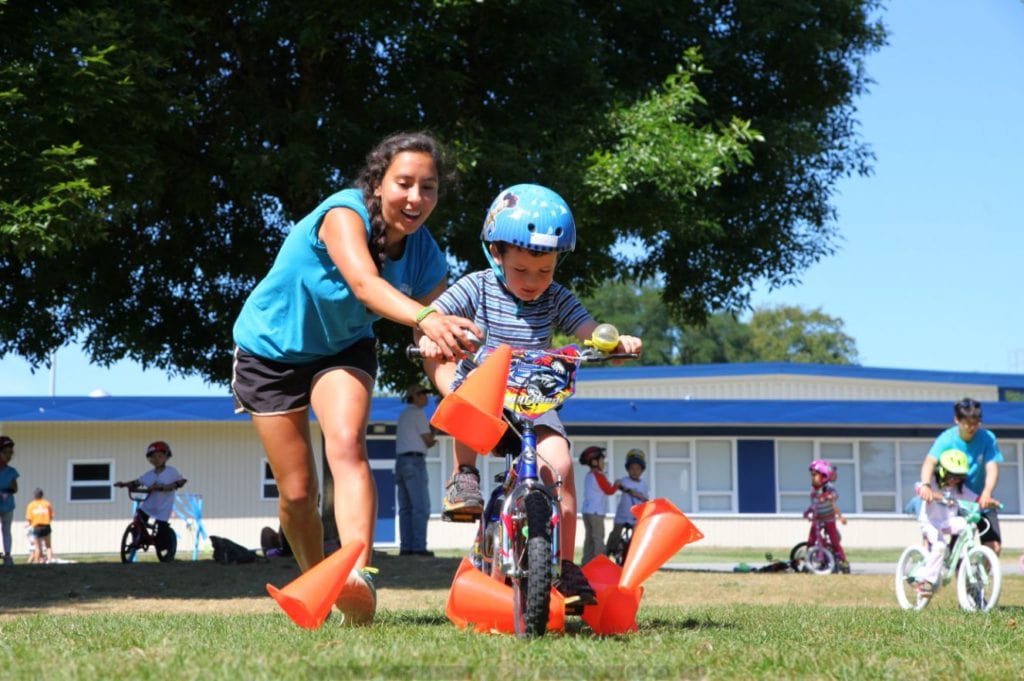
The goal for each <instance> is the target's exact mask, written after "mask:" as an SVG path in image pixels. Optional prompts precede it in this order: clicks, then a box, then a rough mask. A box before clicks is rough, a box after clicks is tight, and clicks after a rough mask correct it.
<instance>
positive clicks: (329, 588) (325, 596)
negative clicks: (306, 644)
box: [267, 541, 363, 629]
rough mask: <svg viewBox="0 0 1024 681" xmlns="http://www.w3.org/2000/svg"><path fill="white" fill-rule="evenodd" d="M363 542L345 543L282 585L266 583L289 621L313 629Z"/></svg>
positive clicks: (324, 616) (323, 617) (321, 620)
mask: <svg viewBox="0 0 1024 681" xmlns="http://www.w3.org/2000/svg"><path fill="white" fill-rule="evenodd" d="M362 551H363V542H361V541H357V542H353V543H351V544H347V545H345V546H343V547H342V548H340V549H338V550H337V551H335V552H334V553H332V554H331V555H330V556H328V557H327V558H324V559H323V560H322V561H320V562H319V563H317V564H316V565H314V566H313V567H311V568H310V569H308V570H306V571H305V572H303V573H302V574H301V575H299V576H298V577H296V578H295V579H293V580H292V581H291V582H289V583H288V584H287V585H285V587H284V588H283V589H278V588H277V587H275V586H274V585H273V584H267V593H269V594H270V595H271V596H272V597H273V598H274V600H275V601H277V604H278V605H280V606H281V609H282V610H284V611H285V614H287V615H288V617H291V618H292V621H293V622H295V623H296V624H297V625H299V626H300V627H302V628H303V629H316V628H317V627H319V626H320V625H321V624H323V623H324V620H326V619H327V614H328V613H329V612H330V611H331V606H332V605H334V601H336V600H337V599H338V595H339V594H341V589H342V587H344V586H345V582H346V581H348V575H349V573H350V572H352V568H353V567H355V564H356V559H357V558H358V557H359V554H360V553H362Z"/></svg>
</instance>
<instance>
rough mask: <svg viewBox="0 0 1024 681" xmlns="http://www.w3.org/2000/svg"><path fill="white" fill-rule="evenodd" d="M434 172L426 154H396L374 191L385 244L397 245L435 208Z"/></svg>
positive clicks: (406, 152) (435, 185) (435, 176)
mask: <svg viewBox="0 0 1024 681" xmlns="http://www.w3.org/2000/svg"><path fill="white" fill-rule="evenodd" d="M437 185H438V179H437V168H436V167H435V166H434V159H433V157H431V155H430V154H428V153H425V152H421V151H403V152H401V153H399V154H396V155H395V157H394V158H393V159H392V160H391V165H390V166H388V170H387V172H386V173H384V179H383V180H381V183H380V186H379V187H377V189H376V190H375V191H374V195H376V196H378V197H380V208H381V213H382V214H383V216H384V222H385V224H386V225H387V230H386V234H387V242H388V243H389V244H393V243H397V242H399V241H401V240H402V239H403V238H405V237H407V236H409V235H410V234H412V233H413V232H415V231H416V230H417V229H419V228H420V227H421V226H422V225H423V223H424V222H426V220H427V217H429V216H430V213H431V212H432V211H433V210H434V206H436V205H437Z"/></svg>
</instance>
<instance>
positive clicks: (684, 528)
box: [619, 499, 704, 589]
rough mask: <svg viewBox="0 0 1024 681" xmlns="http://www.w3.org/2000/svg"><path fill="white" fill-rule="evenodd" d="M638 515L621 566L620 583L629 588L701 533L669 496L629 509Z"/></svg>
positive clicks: (693, 540) (639, 582) (699, 537)
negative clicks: (624, 559) (627, 550)
mask: <svg viewBox="0 0 1024 681" xmlns="http://www.w3.org/2000/svg"><path fill="white" fill-rule="evenodd" d="M632 512H633V515H635V516H636V517H637V523H636V528H635V529H634V530H633V539H632V541H631V542H630V545H629V553H628V554H627V555H626V561H625V563H624V564H623V566H622V578H621V580H620V581H619V586H621V587H623V588H625V589H630V588H635V587H638V586H640V585H641V584H643V583H644V582H645V581H646V580H647V578H648V577H650V576H651V575H653V574H654V573H655V572H657V571H658V569H659V568H660V567H661V566H662V565H664V564H665V562H666V561H667V560H668V559H669V558H671V557H672V556H674V555H675V554H676V552H678V551H679V549H681V548H683V547H684V546H686V545H687V544H690V543H692V542H695V541H697V540H698V539H703V538H704V535H703V534H702V533H701V531H700V530H698V529H697V527H696V526H695V525H694V524H693V523H691V522H690V519H689V518H687V517H686V516H685V515H684V514H683V512H682V511H680V510H679V509H678V508H676V506H675V504H673V503H672V502H671V501H669V500H668V499H652V500H651V501H648V502H645V503H643V504H637V505H636V506H634V507H633V509H632Z"/></svg>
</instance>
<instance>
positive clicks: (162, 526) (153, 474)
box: [114, 440, 186, 537]
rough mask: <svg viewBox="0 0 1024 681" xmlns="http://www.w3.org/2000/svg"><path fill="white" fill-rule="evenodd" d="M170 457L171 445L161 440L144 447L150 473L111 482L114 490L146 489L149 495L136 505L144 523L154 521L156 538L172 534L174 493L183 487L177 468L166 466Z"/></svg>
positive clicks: (183, 480)
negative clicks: (116, 488)
mask: <svg viewBox="0 0 1024 681" xmlns="http://www.w3.org/2000/svg"><path fill="white" fill-rule="evenodd" d="M169 458H171V448H170V446H169V445H168V444H167V443H166V442H163V441H160V440H158V441H156V442H153V443H152V444H150V445H149V447H147V448H146V459H147V460H148V461H149V463H150V464H152V465H153V470H151V471H146V472H145V473H143V474H142V475H140V476H139V477H138V478H136V479H135V480H129V481H127V482H115V483H114V487H130V488H133V489H134V488H136V487H146V488H147V489H149V496H147V497H146V498H145V499H144V500H143V501H142V503H140V504H139V511H138V512H139V514H140V515H141V516H142V522H144V523H148V522H149V519H150V517H152V518H153V519H155V520H156V534H157V537H160V536H162V535H163V534H164V533H166V532H173V531H174V530H172V529H171V526H170V524H169V523H168V522H167V521H168V520H169V519H170V517H171V512H172V511H173V510H174V492H175V491H176V490H179V489H181V488H182V487H184V486H185V482H186V481H185V478H183V477H182V476H181V473H179V472H178V469H177V468H175V467H174V466H168V465H167V459H169Z"/></svg>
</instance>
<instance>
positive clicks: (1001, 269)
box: [0, 0, 1024, 395]
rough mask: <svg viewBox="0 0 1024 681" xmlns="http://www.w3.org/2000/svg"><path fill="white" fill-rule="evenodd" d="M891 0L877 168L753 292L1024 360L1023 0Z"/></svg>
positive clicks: (124, 389)
mask: <svg viewBox="0 0 1024 681" xmlns="http://www.w3.org/2000/svg"><path fill="white" fill-rule="evenodd" d="M889 4H890V5H891V7H890V8H888V9H887V10H886V11H885V13H884V15H883V18H884V20H885V22H886V24H887V25H888V27H889V30H890V34H891V35H890V38H889V45H888V46H887V47H885V48H883V49H882V50H881V51H880V52H878V53H876V54H874V55H872V56H871V57H869V59H868V61H867V69H868V73H869V75H870V76H871V77H872V78H873V79H874V80H875V81H876V82H875V83H874V84H873V85H872V86H871V89H870V92H869V93H868V94H866V95H865V96H863V97H861V98H860V99H859V100H858V101H857V109H858V111H857V114H856V118H857V119H858V120H859V121H860V122H861V127H860V132H861V134H862V136H863V137H864V139H865V140H866V141H867V142H868V143H869V144H870V145H871V147H872V149H873V150H874V152H875V154H876V156H877V160H876V162H875V164H874V167H875V172H874V174H873V175H871V176H870V177H867V178H859V177H857V178H851V179H848V180H844V181H843V182H842V183H841V184H840V185H839V186H838V192H837V195H836V196H835V199H834V204H835V206H836V207H837V209H838V213H839V215H838V227H839V231H840V234H841V235H842V241H841V242H840V243H839V251H838V253H836V254H835V255H834V256H832V257H830V258H827V259H825V260H823V261H821V262H820V263H818V264H816V265H815V266H813V267H811V268H810V269H809V270H808V271H807V272H805V273H804V275H803V277H802V282H801V283H800V284H799V285H797V286H791V287H787V288H784V289H780V290H777V291H772V292H768V291H766V290H757V291H755V294H754V296H753V302H754V304H755V305H781V304H788V305H799V306H801V307H804V308H807V309H811V308H821V309H822V310H823V311H824V312H825V313H826V314H829V315H831V316H833V317H838V318H840V319H842V320H843V321H844V323H845V328H846V332H847V333H848V334H849V335H851V336H852V337H853V338H854V339H855V340H856V342H857V348H858V350H859V352H860V360H861V363H862V364H864V365H865V366H871V367H893V368H904V369H934V370H953V371H985V372H1024V314H1022V310H1021V304H1020V298H1018V297H1017V296H1024V286H1022V275H1021V272H1022V271H1024V187H1022V185H1024V173H1022V172H1021V169H1020V168H1021V164H1022V163H1024V131H1022V128H1021V125H1020V123H1019V122H1020V121H1021V120H1022V114H1024V2H1021V1H1020V0H979V1H977V2H964V1H963V0H891V1H890V3H889ZM1015 301H1016V302H1015ZM225 351H227V348H225ZM56 365H57V372H56V380H55V388H56V394H58V395H86V394H88V393H90V392H91V391H93V390H95V389H98V388H99V389H103V390H106V391H107V392H108V393H110V394H113V395H224V394H227V393H226V390H225V389H224V388H221V387H219V386H216V387H215V386H209V385H207V384H205V383H204V382H203V381H202V380H201V379H198V378H188V379H185V378H172V377H168V376H167V375H165V374H164V373H163V372H160V371H152V370H150V371H143V370H142V369H141V367H139V366H138V365H137V364H134V363H132V362H122V363H118V364H117V365H115V366H113V367H111V368H109V369H107V368H103V367H95V366H91V365H90V364H89V363H88V360H87V359H86V358H85V357H83V356H82V355H81V353H80V351H79V350H78V349H77V348H76V347H71V348H64V349H62V350H60V351H58V353H57V362H56ZM0 377H2V379H0V395H49V394H50V391H51V383H50V382H51V377H50V372H49V370H48V369H46V368H42V369H40V370H38V371H37V372H36V373H35V374H34V375H33V374H32V373H31V372H30V371H29V367H28V365H27V364H26V363H25V362H23V361H21V360H19V359H16V358H14V357H12V356H7V357H6V358H4V359H3V360H0Z"/></svg>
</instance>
